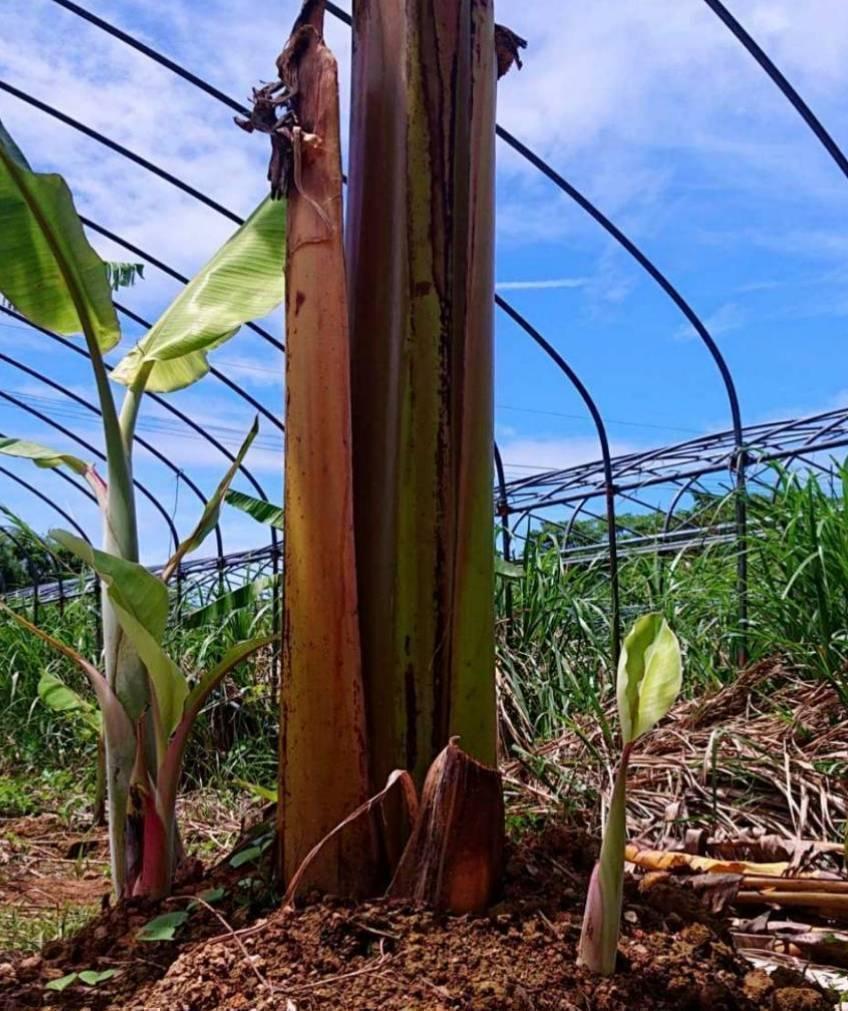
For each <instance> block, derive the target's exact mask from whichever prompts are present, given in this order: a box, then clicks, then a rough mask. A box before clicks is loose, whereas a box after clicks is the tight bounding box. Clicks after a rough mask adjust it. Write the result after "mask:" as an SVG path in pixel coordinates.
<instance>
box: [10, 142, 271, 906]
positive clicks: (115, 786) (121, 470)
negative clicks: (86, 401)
mask: <svg viewBox="0 0 848 1011" xmlns="http://www.w3.org/2000/svg"><path fill="white" fill-rule="evenodd" d="M0 206H2V207H3V228H2V229H0V296H2V297H3V298H5V299H6V300H7V301H9V302H10V303H11V304H13V305H14V306H15V307H16V309H17V310H18V311H19V312H20V313H22V314H23V315H24V316H26V317H27V318H28V319H29V320H30V321H31V322H32V323H34V324H36V325H38V326H40V327H43V328H45V329H49V330H52V331H54V332H56V333H59V334H63V335H68V336H71V335H77V334H82V336H83V338H84V340H85V344H86V348H87V351H88V356H89V359H90V362H91V368H92V372H93V376H94V382H95V386H96V389H97V396H98V401H99V407H100V413H101V416H102V425H103V437H104V443H105V449H106V457H107V468H106V470H107V473H106V475H105V478H104V477H103V476H101V475H100V474H98V473H97V471H96V470H95V468H94V467H93V466H91V465H90V464H88V463H86V462H84V461H82V460H79V459H78V458H76V457H73V456H71V455H70V454H67V453H57V452H55V451H53V450H50V449H48V448H47V447H43V446H40V445H38V444H35V443H31V442H27V441H24V440H20V439H5V440H3V441H2V442H0V452H2V453H5V454H8V455H12V456H18V457H25V458H28V459H30V460H31V461H32V462H34V463H35V464H36V465H38V466H41V467H68V468H70V469H71V470H73V471H76V472H77V473H78V474H80V475H81V476H83V477H84V478H85V479H86V480H87V481H88V482H89V484H90V485H91V487H92V488H93V490H94V492H95V495H96V497H97V501H98V503H99V506H100V511H101V515H102V520H103V549H102V550H101V551H94V550H93V549H89V548H88V547H87V546H85V545H83V544H82V543H81V542H80V543H77V541H76V539H75V538H72V537H71V535H69V534H64V533H60V534H57V535H56V539H57V541H59V542H60V543H65V544H66V546H68V547H69V548H71V550H75V553H77V554H78V555H80V554H81V553H82V554H84V555H85V560H86V561H88V562H89V564H91V565H92V566H93V567H94V568H95V570H96V571H97V572H98V575H99V576H100V579H101V584H102V596H101V601H102V604H101V606H102V615H103V639H104V654H103V673H102V674H101V673H100V672H99V671H97V669H96V668H95V667H94V666H93V665H91V664H90V663H89V662H88V661H86V660H84V658H82V657H79V656H78V654H76V653H75V651H73V650H71V649H70V647H67V646H65V645H64V644H60V643H55V642H54V645H55V647H56V648H57V649H59V651H60V652H62V653H64V654H65V655H66V656H69V657H70V658H71V659H72V660H74V662H76V663H77V664H78V665H81V666H82V669H83V670H84V671H85V673H86V675H87V676H88V677H89V679H90V680H91V681H92V686H93V688H94V691H95V693H96V695H97V699H98V702H99V705H100V709H101V713H102V717H103V727H104V736H105V744H106V748H105V750H106V771H107V782H108V806H109V834H110V855H111V865H112V881H113V886H114V889H115V892H116V894H117V895H118V896H119V897H120V896H123V895H127V894H140V893H146V892H156V893H161V892H162V891H164V890H167V888H168V887H169V884H170V879H169V877H168V875H169V873H170V869H172V867H173V854H174V847H175V832H174V828H173V818H172V807H173V805H172V802H171V792H172V791H173V790H175V789H176V779H175V777H176V774H175V773H172V770H173V768H174V766H175V763H176V764H178V756H179V755H181V747H182V745H177V744H175V743H174V742H177V741H178V740H179V739H180V737H181V735H182V736H183V737H184V735H185V733H186V732H187V727H188V726H190V723H191V721H192V720H193V715H192V713H193V712H194V708H193V707H194V702H192V699H193V698H194V697H195V696H194V692H196V691H197V690H198V689H199V686H200V685H206V684H207V683H210V682H209V680H208V679H209V678H210V677H211V678H212V681H215V679H216V678H217V679H218V680H219V679H220V677H223V674H222V673H219V672H218V669H217V668H216V669H215V672H210V674H208V675H206V676H204V678H203V679H201V681H200V682H198V685H197V686H195V689H193V690H192V692H191V693H188V694H187V693H186V691H184V687H185V686H184V679H183V680H182V681H180V678H181V677H182V675H180V676H179V677H177V674H178V673H179V672H178V671H177V672H176V673H175V671H176V668H175V666H174V665H173V664H172V662H170V661H168V660H166V659H165V658H164V655H163V654H162V651H161V635H162V632H163V631H164V622H165V620H166V615H167V589H166V587H165V584H164V582H162V583H161V587H160V586H159V585H158V584H157V590H156V592H155V593H154V592H153V590H152V588H151V587H152V586H153V584H152V583H151V582H150V580H151V579H154V577H152V576H150V574H149V573H148V574H147V575H148V577H149V579H147V580H145V578H144V576H143V575H142V574H141V573H143V572H145V570H143V569H142V567H141V566H139V565H138V560H139V541H138V525H137V520H136V504H135V498H134V488H133V484H132V445H133V435H134V432H135V427H136V423H137V419H138V415H139V409H140V405H141V400H142V397H143V395H144V392H145V390H148V389H149V390H155V391H157V392H162V393H167V392H170V391H172V390H177V389H182V388H183V387H185V386H188V385H190V384H191V383H193V382H196V381H197V380H198V379H201V378H202V377H203V376H204V375H205V374H206V372H207V371H208V367H209V366H208V361H207V354H208V353H209V351H211V350H212V349H214V348H217V347H219V346H220V345H221V344H223V343H224V342H225V341H227V340H229V339H230V338H232V337H233V336H234V335H235V334H236V332H237V331H238V329H239V328H240V326H241V325H242V324H243V323H245V322H247V321H248V320H250V319H254V318H259V317H262V316H264V315H267V314H268V313H269V312H271V311H272V310H273V309H274V308H275V307H276V306H278V305H279V304H280V302H281V301H282V299H283V295H284V287H283V267H284V259H283V249H284V243H285V232H286V206H285V203H284V202H278V201H271V200H270V199H266V200H264V201H263V202H262V203H261V204H260V205H259V206H258V207H257V208H256V210H255V211H254V212H253V214H251V216H250V217H249V218H248V219H247V221H246V222H245V223H244V224H243V225H242V226H241V227H240V228H239V229H238V230H237V231H236V232H235V233H234V234H233V235H232V236H231V237H230V239H228V240H227V242H226V243H224V245H223V246H222V247H221V248H220V249H219V250H218V251H217V252H216V253H215V254H214V255H213V256H212V258H211V259H210V260H209V262H208V263H207V264H206V265H205V266H204V267H203V268H202V269H201V270H200V271H199V273H198V274H197V276H196V277H195V278H194V279H193V280H192V281H191V282H190V283H189V284H188V285H187V286H186V288H184V289H183V290H182V291H181V292H180V294H179V295H178V296H177V297H176V298H175V299H174V301H173V302H172V303H171V305H170V306H169V307H168V308H167V309H166V310H165V312H164V313H163V314H162V316H161V317H160V318H159V320H158V321H157V322H156V323H155V324H154V326H153V327H152V328H151V329H150V331H149V332H148V333H147V334H146V335H145V336H144V338H142V340H141V341H140V342H139V343H138V345H137V346H136V347H135V348H134V349H133V350H132V351H131V352H130V353H129V354H128V355H127V356H126V357H125V358H124V359H123V360H122V361H121V362H119V364H118V366H117V368H116V369H115V370H114V372H113V374H112V378H113V379H114V380H116V381H118V382H120V383H122V384H123V385H125V386H126V392H125V394H124V397H123V401H122V404H121V406H120V409H119V408H118V406H117V404H116V400H115V398H114V396H113V392H112V387H111V385H110V382H109V376H108V373H107V369H106V364H105V359H104V356H105V354H106V353H107V352H109V351H110V350H112V349H113V348H115V347H116V345H117V344H118V343H119V341H120V339H121V333H120V328H119V325H118V320H117V315H116V312H115V307H114V305H113V303H112V287H111V282H112V280H113V277H112V274H111V273H110V270H109V269H108V267H107V265H106V263H105V262H104V261H103V260H102V259H101V258H100V257H99V256H98V254H97V253H96V252H95V250H94V249H93V248H92V247H91V245H90V244H89V242H88V240H87V238H86V236H85V232H84V230H83V226H82V223H81V221H80V219H79V216H78V215H77V212H76V208H75V206H74V202H73V198H72V196H71V192H70V190H69V188H68V186H67V184H66V183H65V181H64V179H63V178H62V177H61V176H59V175H56V174H52V173H46V174H45V173H37V172H34V171H33V170H32V169H31V168H30V166H29V164H28V163H27V161H26V159H25V158H24V156H23V154H22V153H21V151H20V149H19V148H18V147H17V146H16V144H15V143H14V141H13V140H12V138H11V137H10V136H9V134H8V132H7V131H6V130H5V128H4V127H3V125H2V123H0ZM253 435H255V426H254V430H253V432H252V434H251V435H250V436H249V437H248V440H246V442H245V445H244V446H243V447H242V450H241V452H240V453H239V459H238V463H240V462H241V458H242V457H243V455H244V453H246V452H247V448H248V447H249V444H250V441H251V440H252V437H253ZM236 466H237V465H234V466H233V467H232V468H230V472H229V473H228V475H227V477H226V478H225V479H224V481H223V482H222V484H221V486H219V488H218V490H217V491H216V493H215V495H214V496H213V498H212V500H210V503H209V505H208V506H207V509H206V510H205V511H204V515H203V517H202V518H201V521H200V523H199V524H198V527H197V528H196V529H195V531H193V533H192V535H191V536H190V537H189V538H187V539H186V541H184V542H183V543H182V544H181V545H180V548H179V549H178V551H177V553H176V555H175V557H174V558H172V559H171V561H170V563H169V565H168V567H167V569H166V572H165V576H166V577H167V576H169V575H170V574H171V573H172V572H174V571H176V569H177V567H178V566H179V564H180V560H181V558H182V557H183V555H184V554H185V553H187V552H188V551H190V550H194V549H195V548H196V547H197V546H198V544H199V543H200V542H201V541H202V539H203V537H204V536H205V535H206V534H207V533H208V532H209V530H210V529H211V528H212V527H213V526H214V524H215V522H216V517H217V513H218V510H219V509H220V504H221V500H222V498H223V495H224V494H225V492H226V490H227V487H228V486H229V482H230V481H231V480H232V477H233V475H234V474H235V469H236ZM88 552H91V554H90V557H89V554H88ZM124 584H126V586H125V585H124ZM142 584H146V586H147V589H148V591H149V592H150V593H151V594H152V596H150V598H149V600H148V601H147V604H146V605H145V604H144V601H141V602H140V604H139V606H140V607H141V611H139V612H136V610H134V609H133V608H131V607H129V608H128V607H127V606H124V605H126V600H124V596H125V595H126V594H131V593H133V592H135V591H134V589H133V588H134V587H138V586H139V585H142ZM122 594H124V596H122ZM121 600H124V605H122V604H121ZM163 601H164V604H163ZM154 603H155V613H154V612H153V611H151V610H150V608H153V605H154ZM142 605H144V606H143V607H142ZM16 620H22V619H20V618H18V617H17V616H16ZM151 623H152V624H151ZM33 631H35V630H33ZM36 634H38V633H36ZM252 648H258V645H256V644H255V643H254V645H253V647H252ZM235 649H236V650H238V647H236V648H235ZM248 652H249V650H248ZM245 655H246V654H245ZM225 659H226V658H225ZM233 662H236V660H233ZM222 663H223V661H222ZM213 674H214V677H213V676H212V675H213ZM216 683H217V682H216ZM181 685H182V687H180V686H181ZM209 690H211V688H210V689H209ZM181 705H182V708H181ZM172 774H173V776H174V782H173V783H172V782H171V781H170V780H169V779H168V777H169V776H172ZM160 776H164V777H165V779H164V781H163V783H162V784H160V783H159V782H158V780H159V777H160ZM139 840H141V843H140V842H139ZM162 853H165V856H164V857H162V856H161V854H162ZM156 854H159V855H156Z"/></svg>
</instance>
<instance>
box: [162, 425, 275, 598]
mask: <svg viewBox="0 0 848 1011" xmlns="http://www.w3.org/2000/svg"><path fill="white" fill-rule="evenodd" d="M258 432H259V418H258V416H257V417H256V418H254V419H253V424H252V425H251V427H250V431H249V432H248V433H247V435H246V436H245V439H244V442H243V443H242V444H241V447H240V448H239V451H238V453H236V458H235V460H233V462H232V465H231V466H230V468H229V470H228V471H227V473H226V474H225V475H224V476H223V478H222V479H221V481H220V483H219V484H218V487H217V488H216V489H215V491H214V492H213V493H212V497H211V498H210V499H209V501H208V502H207V503H206V505H205V507H204V509H203V513H202V514H201V516H200V519H199V520H198V521H197V526H196V527H195V528H194V530H192V532H191V533H190V534H189V535H188V537H186V539H185V540H184V541H183V542H182V543H181V544H180V545H179V547H178V548H177V550H176V551H175V552H174V554H173V555H172V556H171V558H169V559H168V562H167V564H166V565H165V568H164V569H163V571H162V579H163V580H164V581H165V582H167V581H168V580H169V579H170V578H171V576H172V575H173V573H174V572H175V570H176V568H177V566H178V565H179V564H180V561H181V560H182V559H183V558H184V557H185V556H186V555H187V554H188V553H189V552H191V551H196V550H197V548H199V547H200V545H201V544H202V543H203V542H204V541H205V540H206V538H207V537H208V536H209V534H210V533H211V532H212V531H213V530H214V529H215V524H216V523H217V522H218V517H219V516H220V515H221V503H222V502H223V501H224V496H225V495H226V493H227V489H228V488H229V487H230V485H231V484H232V481H233V478H234V477H235V476H236V472H237V471H238V469H239V467H240V466H241V464H242V461H243V460H244V458H245V456H247V451H248V450H249V449H250V446H251V444H252V442H253V440H254V439H255V438H256V435H257V433H258Z"/></svg>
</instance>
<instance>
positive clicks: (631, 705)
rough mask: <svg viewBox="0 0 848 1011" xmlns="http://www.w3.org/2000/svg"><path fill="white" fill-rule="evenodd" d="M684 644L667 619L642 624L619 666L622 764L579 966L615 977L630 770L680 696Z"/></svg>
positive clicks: (635, 628)
mask: <svg viewBox="0 0 848 1011" xmlns="http://www.w3.org/2000/svg"><path fill="white" fill-rule="evenodd" d="M681 681H682V665H681V660H680V644H679V643H678V641H677V636H675V634H674V632H672V630H671V629H670V628H669V626H668V623H667V622H666V620H665V618H663V616H662V615H661V614H646V615H644V616H643V617H642V618H640V619H639V620H638V621H637V622H636V624H635V625H634V626H633V628H632V629H631V630H630V633H629V634H628V636H627V638H626V639H625V640H624V646H623V649H622V652H621V657H620V659H619V663H618V684H617V697H618V716H619V719H620V720H621V743H622V751H621V760H620V761H619V765H618V772H617V773H616V777H615V785H614V787H613V793H612V800H611V801H610V810H609V817H608V818H607V824H606V828H605V830H604V839H603V843H602V844H601V855H600V858H599V860H598V862H597V864H595V868H594V870H593V871H592V877H591V879H590V881H589V892H588V894H587V896H586V911H585V913H584V914H583V931H582V933H581V935H580V946H579V948H578V954H577V962H578V964H579V965H585V966H586V968H588V969H590V970H591V971H592V972H597V973H599V974H601V975H602V976H611V975H612V973H613V972H614V971H615V956H616V950H617V948H618V936H619V932H620V930H621V898H622V887H623V883H624V846H625V839H626V832H627V829H626V811H627V764H628V762H629V760H630V753H631V751H632V749H633V745H634V744H635V743H636V741H637V740H638V739H639V738H640V737H641V736H642V735H643V734H645V733H647V732H648V731H649V730H650V729H651V727H653V726H654V724H655V723H656V722H657V721H658V720H661V719H662V718H663V716H665V714H666V713H667V712H668V711H669V709H670V708H671V706H672V705H673V704H674V700H675V699H676V698H677V695H678V693H679V691H680V685H681Z"/></svg>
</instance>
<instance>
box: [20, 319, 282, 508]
mask: <svg viewBox="0 0 848 1011" xmlns="http://www.w3.org/2000/svg"><path fill="white" fill-rule="evenodd" d="M0 312H4V313H6V315H7V316H11V317H12V318H13V319H17V320H20V321H21V322H22V323H26V324H27V326H30V327H32V328H33V329H34V330H38V331H39V333H43V334H44V336H45V337H49V338H50V339H51V340H54V341H56V342H57V343H58V344H61V345H62V347H64V348H67V349H68V350H69V351H73V353H74V354H76V355H81V356H82V357H83V358H88V352H87V351H85V350H84V349H83V348H81V347H78V346H77V345H76V344H74V343H73V341H70V340H68V339H67V337H62V336H61V334H57V333H54V332H53V331H52V330H48V329H46V328H45V327H42V326H39V325H38V324H36V323H32V322H31V321H30V320H28V319H27V318H26V316H22V315H21V314H20V313H18V312H15V311H14V310H13V309H9V308H7V307H6V306H4V305H0ZM106 370H107V371H108V372H111V371H112V366H111V365H109V364H108V363H106ZM145 396H147V397H149V398H150V399H151V400H152V401H153V403H155V404H158V405H159V406H160V407H161V408H163V410H165V411H167V412H168V413H169V414H173V415H174V417H175V418H179V420H180V421H182V422H183V424H185V425H186V426H187V427H188V428H190V429H191V430H192V431H193V432H195V433H196V434H197V435H199V436H200V437H201V438H202V439H204V440H205V441H206V442H208V443H209V445H210V446H213V447H214V448H215V449H216V450H218V452H219V453H220V454H221V455H222V456H224V457H226V459H228V460H229V461H230V462H231V463H235V459H236V457H235V454H234V453H231V452H230V450H228V449H227V448H226V446H224V445H223V444H222V443H221V442H219V441H218V440H217V439H216V438H215V437H214V436H213V435H210V434H209V433H208V432H206V431H205V430H204V429H203V428H202V427H201V426H200V425H198V424H197V422H196V421H193V420H192V419H191V418H190V417H189V416H188V415H187V414H185V413H184V412H183V411H181V410H180V409H179V408H178V407H174V405H173V404H171V403H169V402H168V401H167V400H166V399H165V398H164V397H162V396H160V395H159V394H158V393H146V394H145ZM239 470H240V471H241V472H242V474H244V476H245V478H246V479H247V480H248V482H249V483H250V485H251V487H252V488H253V489H254V491H255V492H256V494H257V495H258V496H259V497H260V498H261V499H262V500H263V501H265V502H267V501H268V496H267V495H266V493H265V489H264V488H263V487H262V485H261V484H260V483H259V482H258V481H257V480H256V478H255V477H254V476H253V474H252V473H251V472H250V470H249V469H248V468H247V467H246V466H245V465H244V464H241V465H240V466H239ZM57 473H61V471H58V472H57ZM63 476H67V475H63Z"/></svg>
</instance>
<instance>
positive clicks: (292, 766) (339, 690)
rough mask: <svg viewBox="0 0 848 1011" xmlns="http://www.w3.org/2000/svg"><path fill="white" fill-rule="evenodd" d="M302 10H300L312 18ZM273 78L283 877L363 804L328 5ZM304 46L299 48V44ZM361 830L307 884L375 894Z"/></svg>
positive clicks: (314, 869)
mask: <svg viewBox="0 0 848 1011" xmlns="http://www.w3.org/2000/svg"><path fill="white" fill-rule="evenodd" d="M307 8H308V10H307ZM304 13H305V14H306V15H307V16H308V20H307V23H306V24H305V25H302V26H301V27H299V28H296V32H295V36H293V41H297V44H296V45H291V44H290V45H289V46H287V47H286V51H287V52H288V53H289V54H290V59H291V62H290V63H289V65H288V66H286V67H281V68H280V69H281V73H283V74H284V75H285V77H286V79H288V80H293V81H295V82H296V84H297V89H298V93H297V97H296V105H297V113H298V117H299V121H300V125H301V128H302V130H303V136H302V139H299V138H298V136H297V135H296V136H295V141H294V171H293V186H292V188H291V191H290V193H289V204H288V235H287V256H286V259H287V268H286V275H287V282H286V345H287V355H286V462H285V530H284V535H285V566H284V573H285V577H284V578H285V601H286V608H285V626H284V641H283V677H282V688H281V693H280V695H281V707H282V712H281V739H280V783H279V787H280V789H279V799H280V802H279V805H278V812H279V815H278V818H279V825H278V827H279V838H280V846H281V864H282V871H283V877H284V880H286V881H289V880H290V879H291V878H292V876H293V875H294V874H295V872H296V871H297V869H298V867H299V866H300V865H301V863H302V862H303V860H304V858H305V857H306V856H307V854H308V853H309V852H310V851H311V850H312V848H313V847H314V846H315V845H316V843H318V842H319V841H320V840H321V839H323V838H324V837H325V836H327V835H328V834H329V833H330V832H331V831H332V830H333V828H334V827H335V826H336V825H338V824H339V823H340V822H342V821H344V819H345V818H346V817H347V815H349V814H350V812H351V811H354V810H356V809H357V808H359V807H360V806H361V805H362V804H363V803H364V802H365V801H366V799H367V798H368V795H369V791H368V768H367V756H366V741H365V713H364V706H363V693H362V672H361V658H360V647H359V628H358V625H357V588H356V573H355V562H354V543H353V512H352V506H353V489H352V475H351V417H350V394H349V389H350V371H349V368H350V367H349V357H348V356H349V349H348V309H347V293H346V280H345V269H344V253H343V246H342V174H341V149H340V139H339V99H338V75H337V67H336V61H335V59H334V57H333V55H332V53H331V52H330V50H329V49H328V48H327V47H326V46H325V45H324V42H323V40H322V38H321V29H322V23H323V4H315V3H311V4H308V5H307V7H305V8H304ZM298 35H299V38H296V36H298ZM373 865H374V846H373V836H372V829H371V823H370V820H369V819H359V820H357V821H356V822H354V823H353V824H351V825H350V826H349V830H348V831H346V832H344V833H338V834H336V835H334V836H333V837H332V839H331V840H329V842H328V843H327V845H326V846H325V847H324V849H323V851H322V853H321V855H320V857H318V858H317V859H315V860H313V861H312V862H311V863H310V865H309V867H308V869H307V870H306V871H305V872H304V880H303V882H302V883H303V884H304V885H305V886H307V887H309V886H315V887H320V888H322V889H325V890H328V891H331V892H334V893H335V894H347V895H359V894H363V893H366V892H368V891H370V890H371V888H372V886H373V881H372V869H373Z"/></svg>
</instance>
